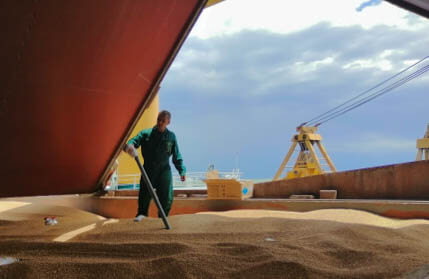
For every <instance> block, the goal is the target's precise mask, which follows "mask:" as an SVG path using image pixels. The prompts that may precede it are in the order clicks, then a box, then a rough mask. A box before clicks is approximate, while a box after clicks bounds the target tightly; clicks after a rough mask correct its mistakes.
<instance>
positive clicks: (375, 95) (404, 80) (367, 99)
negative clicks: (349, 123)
mask: <svg viewBox="0 0 429 279" xmlns="http://www.w3.org/2000/svg"><path fill="white" fill-rule="evenodd" d="M427 71H429V65H428V66H425V67H423V68H421V69H419V70H417V71H416V72H414V73H412V74H410V75H408V76H406V77H404V78H402V79H400V80H398V81H396V82H395V83H393V84H391V85H389V86H388V87H386V88H383V89H380V90H379V91H377V92H376V93H373V94H371V95H369V96H367V97H365V99H363V100H361V101H360V102H356V103H354V104H352V105H349V106H347V107H345V108H343V109H342V110H340V111H337V112H336V113H334V114H331V115H328V116H325V117H323V118H322V119H320V120H319V121H318V123H317V124H315V126H320V125H321V124H323V123H326V122H328V121H329V120H332V119H334V118H337V117H339V116H341V115H343V114H345V113H346V112H349V111H351V110H353V109H355V108H357V107H360V106H362V105H363V104H366V103H368V102H370V101H372V100H374V99H375V98H378V97H380V96H382V95H384V94H386V93H389V92H390V91H392V90H393V89H396V88H398V87H400V86H402V85H403V84H405V83H407V82H409V81H411V80H413V79H415V78H417V77H419V76H421V75H422V74H424V73H426V72H427Z"/></svg>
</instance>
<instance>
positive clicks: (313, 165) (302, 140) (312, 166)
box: [273, 126, 336, 180]
mask: <svg viewBox="0 0 429 279" xmlns="http://www.w3.org/2000/svg"><path fill="white" fill-rule="evenodd" d="M296 130H297V132H298V134H296V135H294V136H293V137H292V146H291V147H290V148H289V151H288V153H287V154H286V157H285V158H284V160H283V162H282V163H281V165H280V167H279V169H278V171H277V172H276V174H275V176H274V179H273V180H279V179H291V178H299V177H305V176H311V175H317V174H323V173H324V172H325V171H324V170H323V168H322V165H321V163H320V161H321V160H324V161H326V163H327V165H328V166H329V169H330V171H331V172H336V168H335V166H334V164H333V163H332V160H331V158H329V156H328V153H327V152H326V149H325V147H324V146H323V145H322V136H321V135H320V134H317V133H316V132H317V127H316V126H299V127H297V129H296ZM297 146H299V148H300V151H299V154H298V157H297V159H296V162H295V164H294V166H293V167H292V170H290V171H288V172H287V173H286V175H285V176H284V177H283V178H281V176H282V174H283V172H284V171H285V168H286V166H287V163H288V162H289V160H290V159H291V157H292V154H293V153H294V151H295V149H296V147H297ZM315 146H317V147H318V148H319V150H320V153H321V154H322V157H323V158H322V159H319V157H318V156H317V153H316V150H315Z"/></svg>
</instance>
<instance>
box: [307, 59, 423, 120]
mask: <svg viewBox="0 0 429 279" xmlns="http://www.w3.org/2000/svg"><path fill="white" fill-rule="evenodd" d="M428 58H429V56H426V57H424V58H422V59H420V60H419V61H417V62H416V63H414V64H412V65H411V66H409V67H407V68H405V69H403V70H402V71H400V72H398V73H397V74H395V75H393V76H391V77H390V78H388V79H386V80H384V81H382V82H380V83H378V84H377V85H375V86H373V87H371V88H370V89H368V90H365V91H364V92H362V93H360V94H358V95H357V96H355V97H353V98H351V99H350V100H348V101H346V102H344V103H342V104H340V105H338V106H336V107H334V108H333V109H330V110H328V111H327V112H325V113H322V114H320V115H318V116H316V117H314V118H312V119H310V120H309V121H307V122H304V123H302V124H301V125H300V126H303V125H311V124H310V123H312V122H314V123H317V122H320V120H321V117H322V116H325V115H327V114H329V113H331V112H333V111H335V110H337V109H338V108H341V107H342V106H344V105H346V104H348V103H350V102H351V101H353V100H355V99H357V98H359V97H361V96H363V95H365V94H366V93H368V92H370V91H372V90H374V89H375V88H377V87H379V86H381V85H383V84H385V83H386V82H388V81H390V80H392V79H394V78H395V77H397V76H399V75H400V74H402V73H404V72H406V71H408V70H409V69H411V68H413V67H415V66H416V65H418V64H420V63H421V62H423V61H424V60H426V59H428Z"/></svg>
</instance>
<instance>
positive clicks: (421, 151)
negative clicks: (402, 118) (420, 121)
mask: <svg viewBox="0 0 429 279" xmlns="http://www.w3.org/2000/svg"><path fill="white" fill-rule="evenodd" d="M416 145H417V157H416V161H421V160H423V155H424V157H425V158H424V160H429V124H428V126H427V128H426V133H425V135H424V136H423V138H422V139H418V140H417V144H416Z"/></svg>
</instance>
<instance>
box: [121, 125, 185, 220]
mask: <svg viewBox="0 0 429 279" xmlns="http://www.w3.org/2000/svg"><path fill="white" fill-rule="evenodd" d="M128 144H132V145H134V147H135V148H139V147H141V152H142V155H143V159H144V164H143V167H144V169H145V171H146V173H147V175H148V176H149V179H150V182H151V183H152V185H153V187H154V188H155V189H156V193H157V195H158V198H159V201H160V203H161V205H162V208H163V209H164V212H165V215H166V216H168V213H169V212H170V209H171V205H172V203H173V181H172V180H173V179H172V175H171V168H170V162H169V158H170V156H171V155H173V164H174V166H175V167H176V169H177V171H178V172H179V174H180V175H181V176H185V175H186V168H185V166H184V165H183V159H182V155H181V154H180V152H179V146H178V145H177V140H176V135H175V134H174V133H173V132H171V131H169V130H168V129H165V131H164V132H160V131H158V129H157V126H155V127H153V128H152V129H146V130H142V131H141V132H140V133H139V134H138V135H137V136H135V137H133V138H132V139H130V140H129V141H128ZM143 183H144V182H143V180H142V179H140V191H139V201H138V211H137V216H138V215H145V216H148V211H149V204H150V200H151V196H150V193H149V192H148V190H147V188H146V186H145V185H144V184H143ZM158 216H161V215H160V214H159V212H158Z"/></svg>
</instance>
